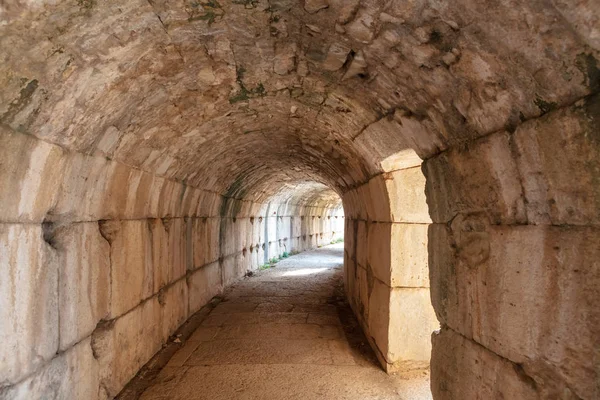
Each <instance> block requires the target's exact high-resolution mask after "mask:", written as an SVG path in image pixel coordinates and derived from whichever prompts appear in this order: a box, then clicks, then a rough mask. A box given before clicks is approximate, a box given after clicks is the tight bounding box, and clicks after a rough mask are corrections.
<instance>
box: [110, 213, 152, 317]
mask: <svg viewBox="0 0 600 400" xmlns="http://www.w3.org/2000/svg"><path fill="white" fill-rule="evenodd" d="M149 232H150V229H149V226H148V222H147V221H146V220H141V221H137V220H133V221H121V222H120V223H119V227H118V230H117V231H116V233H115V236H114V239H113V241H112V242H111V246H110V252H111V263H112V268H111V288H112V298H111V316H112V317H113V318H114V317H117V316H119V315H122V314H124V313H125V312H127V311H128V310H131V309H132V308H134V307H136V306H137V305H138V304H139V303H140V302H141V301H142V300H143V299H145V298H147V297H150V296H151V295H152V294H153V293H154V284H153V278H154V270H153V268H154V266H153V262H152V241H151V240H150V234H149Z"/></svg>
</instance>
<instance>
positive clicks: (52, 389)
mask: <svg viewBox="0 0 600 400" xmlns="http://www.w3.org/2000/svg"><path fill="white" fill-rule="evenodd" d="M90 343H91V339H90V338H86V339H84V340H82V341H81V342H79V343H77V344H76V345H75V346H74V347H73V348H70V349H68V350H67V351H66V352H64V353H61V354H59V355H57V356H56V357H55V358H53V359H52V361H50V362H49V363H48V364H47V365H45V366H44V367H42V368H41V369H40V370H39V371H37V372H36V373H35V374H34V375H32V376H30V377H28V378H27V379H25V380H24V381H21V382H19V383H18V384H16V385H14V386H9V387H7V388H5V389H0V397H2V399H4V400H46V399H77V400H79V399H85V400H96V399H98V384H99V375H98V362H97V361H96V360H95V359H94V356H93V353H92V347H91V344H90Z"/></svg>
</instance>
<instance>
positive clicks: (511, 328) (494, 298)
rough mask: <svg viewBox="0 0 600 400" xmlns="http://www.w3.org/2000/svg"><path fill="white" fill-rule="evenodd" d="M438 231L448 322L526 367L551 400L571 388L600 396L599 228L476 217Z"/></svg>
mask: <svg viewBox="0 0 600 400" xmlns="http://www.w3.org/2000/svg"><path fill="white" fill-rule="evenodd" d="M433 230H434V232H436V233H435V235H436V238H435V239H436V240H435V243H437V244H436V247H439V249H440V251H441V253H438V254H436V255H434V256H433V258H432V259H431V261H432V264H431V267H430V268H431V280H432V281H431V282H432V299H433V304H434V307H435V309H436V313H437V315H438V317H439V318H440V319H441V320H442V322H444V323H446V324H448V326H450V327H451V328H452V329H454V330H455V331H457V332H459V333H461V334H462V335H464V336H465V337H467V338H473V340H475V341H476V342H478V343H481V344H482V345H483V346H485V347H487V348H489V349H490V350H491V351H493V352H494V353H496V354H499V355H501V356H502V357H505V358H507V359H509V360H511V361H513V362H515V363H519V364H522V365H523V368H524V369H525V371H526V372H527V374H528V375H530V376H531V377H532V378H533V379H534V380H535V381H536V382H537V383H538V385H539V390H540V391H542V392H544V393H547V395H548V396H550V397H553V396H555V395H556V396H557V395H558V394H557V393H560V392H561V391H562V390H563V389H564V388H565V387H568V388H571V389H570V390H571V391H572V392H573V393H574V394H576V395H577V396H579V397H581V398H593V397H594V396H596V395H597V390H598V388H597V387H596V385H594V384H593V382H597V379H598V376H597V372H596V370H595V368H594V360H593V359H594V358H593V357H590V354H589V349H593V348H598V344H599V340H600V339H598V335H597V334H596V333H595V330H596V326H597V325H598V323H599V321H600V312H599V311H598V307H596V299H595V295H594V288H596V287H598V285H599V284H600V274H599V271H600V268H599V265H598V260H599V259H600V247H599V246H598V245H597V237H598V235H599V232H598V230H597V229H593V228H575V227H536V226H519V227H514V226H513V227H500V226H492V227H485V226H479V227H478V226H477V223H476V222H473V221H469V220H465V221H462V222H460V221H458V222H456V223H453V227H452V232H450V231H449V230H446V229H443V228H441V227H435V228H433ZM430 239H431V240H433V238H430ZM444 243H446V245H447V248H446V249H443V245H444ZM448 247H449V248H448ZM556 299H560V302H557V301H556Z"/></svg>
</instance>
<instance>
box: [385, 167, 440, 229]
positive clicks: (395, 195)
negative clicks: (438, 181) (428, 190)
mask: <svg viewBox="0 0 600 400" xmlns="http://www.w3.org/2000/svg"><path fill="white" fill-rule="evenodd" d="M385 186H386V188H387V196H388V198H389V207H390V214H391V217H390V220H391V221H394V222H414V223H429V222H431V218H430V217H429V208H428V206H427V200H426V198H425V176H424V175H423V172H422V171H421V167H420V166H419V167H414V168H408V169H402V170H398V171H393V172H388V173H386V174H385Z"/></svg>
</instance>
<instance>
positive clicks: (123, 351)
mask: <svg viewBox="0 0 600 400" xmlns="http://www.w3.org/2000/svg"><path fill="white" fill-rule="evenodd" d="M161 317H162V308H161V306H160V303H159V301H158V298H157V297H156V296H155V297H152V298H151V299H148V300H147V301H145V302H144V303H142V304H141V305H139V306H138V307H136V308H134V309H133V310H131V311H130V312H128V313H127V314H125V315H123V316H122V317H119V318H117V319H116V320H113V321H111V322H109V323H106V324H104V325H102V326H100V327H99V328H98V329H96V331H94V334H93V336H92V349H93V352H94V356H95V358H96V359H97V360H98V362H99V365H100V386H101V390H100V398H102V399H105V398H114V397H115V396H116V395H117V394H118V393H119V392H120V391H121V389H122V388H123V387H124V386H125V384H126V383H127V382H129V380H131V378H133V377H134V376H135V374H136V373H137V371H138V370H139V369H140V368H141V367H142V366H143V365H144V364H145V363H146V362H148V360H149V359H150V358H151V357H152V356H153V355H154V354H155V353H156V352H157V351H158V350H160V348H161V344H162V339H163V338H162V334H163V331H162V320H161Z"/></svg>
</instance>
